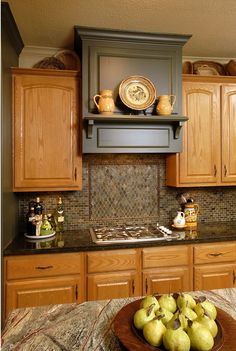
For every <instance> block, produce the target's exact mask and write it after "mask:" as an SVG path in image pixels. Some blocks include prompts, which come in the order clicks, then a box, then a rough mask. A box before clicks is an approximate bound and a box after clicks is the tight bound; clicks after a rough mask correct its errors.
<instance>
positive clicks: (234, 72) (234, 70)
mask: <svg viewBox="0 0 236 351" xmlns="http://www.w3.org/2000/svg"><path fill="white" fill-rule="evenodd" d="M225 70H226V72H227V73H228V75H229V76H236V60H230V61H229V62H228V63H227V65H226V66H225Z"/></svg>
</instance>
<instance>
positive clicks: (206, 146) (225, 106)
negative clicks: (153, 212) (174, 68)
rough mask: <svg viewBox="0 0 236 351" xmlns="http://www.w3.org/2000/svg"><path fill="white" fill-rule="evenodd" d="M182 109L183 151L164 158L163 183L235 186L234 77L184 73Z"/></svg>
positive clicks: (235, 97)
mask: <svg viewBox="0 0 236 351" xmlns="http://www.w3.org/2000/svg"><path fill="white" fill-rule="evenodd" d="M183 109H184V113H185V114H186V115H188V117H189V120H188V123H186V124H185V126H184V128H183V152H182V153H180V154H176V155H169V156H168V157H167V185H170V186H179V187H185V186H216V185H235V184H236V155H235V152H234V150H235V149H236V79H235V77H220V76H211V77H203V76H193V75H192V76H190V75H189V76H188V75H185V76H184V77H183Z"/></svg>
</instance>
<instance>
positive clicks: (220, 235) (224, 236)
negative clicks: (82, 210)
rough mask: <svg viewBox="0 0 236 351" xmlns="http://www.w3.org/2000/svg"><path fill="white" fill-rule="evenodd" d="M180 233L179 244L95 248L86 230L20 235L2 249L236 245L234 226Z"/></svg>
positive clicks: (59, 250)
mask: <svg viewBox="0 0 236 351" xmlns="http://www.w3.org/2000/svg"><path fill="white" fill-rule="evenodd" d="M181 232H182V233H184V235H183V236H182V239H181V240H172V241H149V242H138V243H137V242H127V244H126V243H119V244H118V243H115V242H112V243H111V244H109V245H97V244H95V243H94V242H93V241H92V239H91V236H90V232H89V228H81V229H78V230H71V231H65V232H64V233H62V234H56V235H55V236H54V237H52V238H49V239H42V240H41V239H40V240H31V239H26V238H25V237H24V234H20V235H18V236H17V237H16V238H15V239H14V240H13V241H12V243H10V244H9V245H8V246H7V247H6V248H5V250H4V256H11V255H30V254H42V253H62V252H83V251H101V250H111V249H124V248H137V247H156V246H165V245H181V244H194V243H213V242H225V241H236V222H218V223H216V222H214V223H207V224H206V223H205V224H198V226H197V228H193V229H191V230H187V229H186V230H181Z"/></svg>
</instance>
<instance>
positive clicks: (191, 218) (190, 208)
mask: <svg viewBox="0 0 236 351" xmlns="http://www.w3.org/2000/svg"><path fill="white" fill-rule="evenodd" d="M198 212H199V205H198V204H196V203H193V202H192V203H186V204H185V206H184V214H185V221H186V225H187V226H188V227H195V226H197V215H198Z"/></svg>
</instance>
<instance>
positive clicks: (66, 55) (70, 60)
mask: <svg viewBox="0 0 236 351" xmlns="http://www.w3.org/2000/svg"><path fill="white" fill-rule="evenodd" d="M54 57H56V58H57V59H58V60H60V61H61V62H63V63H64V65H65V68H66V69H69V70H75V71H79V70H80V59H79V56H78V55H77V54H76V52H75V51H73V50H61V51H59V52H57V53H56V54H55V55H54Z"/></svg>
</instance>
